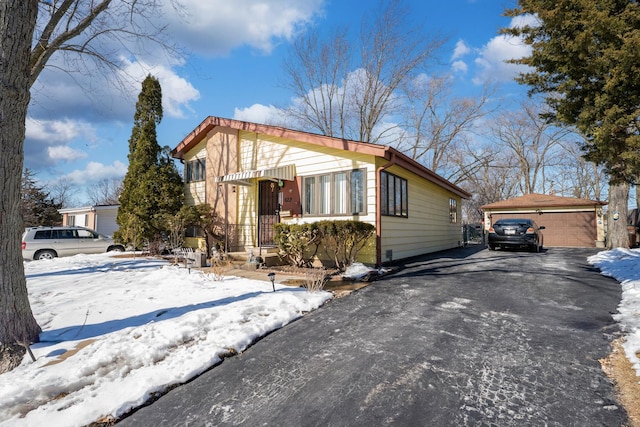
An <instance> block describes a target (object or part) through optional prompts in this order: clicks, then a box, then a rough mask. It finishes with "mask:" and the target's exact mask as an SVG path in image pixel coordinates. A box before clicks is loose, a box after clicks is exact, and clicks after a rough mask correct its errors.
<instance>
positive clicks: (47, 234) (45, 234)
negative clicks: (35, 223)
mask: <svg viewBox="0 0 640 427" xmlns="http://www.w3.org/2000/svg"><path fill="white" fill-rule="evenodd" d="M51 231H52V230H40V231H36V234H35V235H34V236H33V238H34V239H50V238H51Z"/></svg>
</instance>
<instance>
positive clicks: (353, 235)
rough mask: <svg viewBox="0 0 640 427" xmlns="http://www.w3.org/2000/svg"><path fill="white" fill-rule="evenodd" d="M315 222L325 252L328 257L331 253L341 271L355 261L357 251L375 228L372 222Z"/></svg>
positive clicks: (362, 246) (365, 242) (363, 245)
mask: <svg viewBox="0 0 640 427" xmlns="http://www.w3.org/2000/svg"><path fill="white" fill-rule="evenodd" d="M317 224H318V229H319V230H320V234H321V235H322V245H323V247H324V250H325V252H326V253H327V255H328V256H330V257H331V256H332V255H333V259H334V262H335V265H336V267H337V268H338V269H340V270H342V271H344V270H345V269H346V268H347V267H348V266H349V265H351V264H353V263H354V262H355V261H356V259H357V257H358V252H360V250H361V249H362V248H364V247H365V245H366V244H367V241H368V240H369V238H370V237H371V236H373V234H374V233H375V229H376V228H375V226H373V225H372V224H369V223H366V222H362V221H354V220H346V221H320V222H319V223H317Z"/></svg>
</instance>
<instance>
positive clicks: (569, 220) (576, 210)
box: [480, 194, 606, 248]
mask: <svg viewBox="0 0 640 427" xmlns="http://www.w3.org/2000/svg"><path fill="white" fill-rule="evenodd" d="M605 205H606V202H600V201H595V200H588V199H578V198H573V197H561V196H556V195H548V194H525V195H524V196H520V197H514V198H512V199H507V200H502V201H499V202H495V203H491V204H488V205H484V206H481V207H480V208H481V209H482V210H483V211H484V224H485V229H487V230H488V229H489V227H490V226H491V225H492V224H493V223H494V222H496V221H497V220H499V219H500V218H531V219H533V220H534V221H536V222H537V223H538V225H543V226H544V227H545V230H544V231H543V234H544V245H545V246H567V247H587V248H589V247H594V246H602V247H603V246H604V230H605V227H604V215H603V213H602V207H603V206H605Z"/></svg>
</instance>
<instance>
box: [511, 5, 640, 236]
mask: <svg viewBox="0 0 640 427" xmlns="http://www.w3.org/2000/svg"><path fill="white" fill-rule="evenodd" d="M523 14H531V15H535V16H536V17H537V19H538V22H537V23H536V24H535V25H526V26H522V27H514V28H509V29H504V30H503V32H504V33H507V34H512V35H515V36H522V37H523V38H524V41H525V43H526V44H528V45H530V46H531V47H532V53H531V55H530V56H528V57H526V58H522V59H519V60H516V61H514V62H516V63H521V64H526V65H528V66H530V67H532V71H531V72H528V73H524V74H522V75H521V76H520V78H519V81H520V82H521V83H524V84H527V85H530V86H531V87H532V92H533V93H543V94H546V101H547V103H548V104H549V105H550V106H551V107H552V109H553V111H554V114H552V115H550V117H549V118H551V119H554V120H557V121H558V122H561V123H564V124H568V125H571V126H575V127H576V128H577V129H578V130H579V131H580V132H581V133H582V134H583V135H585V136H586V140H585V141H586V142H585V144H584V146H583V150H584V151H585V157H586V158H587V159H588V160H591V161H594V162H596V163H597V164H601V165H604V166H605V168H606V170H607V172H608V173H609V177H610V192H609V229H608V230H609V232H608V247H610V248H611V247H626V246H627V230H626V221H625V219H626V214H627V198H628V194H629V183H633V182H636V181H637V179H638V176H639V175H640V75H639V74H638V64H639V63H640V5H639V4H638V2H636V1H630V0H603V1H593V0H558V1H548V0H519V1H518V7H517V8H515V9H511V10H508V11H507V15H508V16H518V15H523Z"/></svg>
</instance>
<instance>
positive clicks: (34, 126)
mask: <svg viewBox="0 0 640 427" xmlns="http://www.w3.org/2000/svg"><path fill="white" fill-rule="evenodd" d="M26 137H27V138H30V139H34V140H37V141H42V142H46V143H49V144H51V143H59V142H65V143H66V142H69V141H71V140H73V139H75V138H84V139H86V140H87V141H95V140H96V135H95V128H94V126H93V125H91V124H89V123H87V122H83V121H78V120H72V119H69V118H65V119H63V120H40V119H34V118H32V117H28V118H27V121H26Z"/></svg>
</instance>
